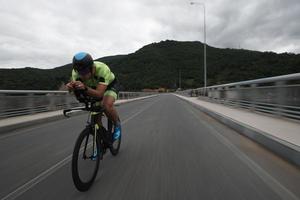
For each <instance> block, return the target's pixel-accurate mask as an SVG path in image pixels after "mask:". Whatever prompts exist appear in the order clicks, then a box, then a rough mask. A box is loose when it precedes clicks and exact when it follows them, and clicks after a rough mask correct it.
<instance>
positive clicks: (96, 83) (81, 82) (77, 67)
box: [66, 52, 121, 140]
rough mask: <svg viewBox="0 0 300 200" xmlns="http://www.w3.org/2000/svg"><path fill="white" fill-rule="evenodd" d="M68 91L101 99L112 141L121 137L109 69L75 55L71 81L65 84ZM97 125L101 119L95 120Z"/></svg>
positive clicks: (86, 56) (84, 55) (114, 86)
mask: <svg viewBox="0 0 300 200" xmlns="http://www.w3.org/2000/svg"><path fill="white" fill-rule="evenodd" d="M66 86H67V88H68V89H69V90H75V89H76V90H84V91H85V93H86V94H87V95H89V96H93V97H97V98H103V100H102V105H103V107H104V108H105V111H104V112H105V114H106V116H107V117H108V118H109V119H110V120H111V121H113V123H114V132H113V139H114V140H117V139H118V138H119V137H120V135H121V122H120V119H119V116H118V113H117V111H116V109H115V108H114V102H115V101H116V100H117V98H118V92H119V91H118V87H117V79H116V77H115V75H114V74H113V72H111V70H110V68H109V67H108V66H107V65H106V64H104V63H102V62H98V61H94V60H93V58H92V56H91V55H90V54H88V53H85V52H80V53H77V54H75V56H74V57H73V70H72V77H71V81H70V82H69V83H68V84H66ZM97 121H99V123H100V122H101V119H99V120H97Z"/></svg>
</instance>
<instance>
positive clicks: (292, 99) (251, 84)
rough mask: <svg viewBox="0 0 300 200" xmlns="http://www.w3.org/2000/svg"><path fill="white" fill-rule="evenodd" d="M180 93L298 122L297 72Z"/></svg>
mask: <svg viewBox="0 0 300 200" xmlns="http://www.w3.org/2000/svg"><path fill="white" fill-rule="evenodd" d="M181 93H182V94H184V95H188V96H202V97H207V99H208V100H210V101H214V102H218V103H222V104H225V105H230V106H235V107H241V108H246V109H250V110H253V111H259V112H264V113H269V114H272V115H279V116H283V117H288V118H293V119H298V120H300V73H295V74H289V75H283V76H276V77H270V78H262V79H256V80H249V81H242V82H236V83H229V84H223V85H215V86H210V87H207V88H197V89H191V90H185V91H182V92H181Z"/></svg>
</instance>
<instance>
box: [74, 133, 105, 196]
mask: <svg viewBox="0 0 300 200" xmlns="http://www.w3.org/2000/svg"><path fill="white" fill-rule="evenodd" d="M100 158H101V147H100V142H99V138H98V137H96V138H95V136H94V133H93V132H92V129H91V128H86V129H84V130H83V131H82V132H81V133H80V135H79V137H78V138H77V141H76V143H75V147H74V151H73V157H72V178H73V182H74V185H75V187H76V188H77V189H78V190H79V191H87V190H88V189H89V188H90V187H91V185H92V184H93V182H94V180H95V178H96V176H97V172H98V168H99V165H100Z"/></svg>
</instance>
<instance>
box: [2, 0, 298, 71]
mask: <svg viewBox="0 0 300 200" xmlns="http://www.w3.org/2000/svg"><path fill="white" fill-rule="evenodd" d="M196 1H197V0H196ZM189 2H190V1H188V0H23V1H20V0H0V3H1V6H0V68H19V67H25V66H30V67H37V68H53V67H57V66H61V65H63V64H66V63H70V62H71V59H72V56H73V54H75V53H76V52H78V51H87V52H90V53H91V54H92V56H93V57H94V58H99V57H103V56H109V55H116V54H128V53H132V52H134V51H136V50H138V49H139V48H141V47H142V46H144V45H146V44H149V43H152V42H159V41H161V40H166V39H171V40H179V41H196V40H197V41H199V40H200V41H201V42H202V41H203V7H202V6H201V4H200V5H199V4H198V5H190V4H189ZM198 2H203V3H205V6H206V24H207V44H208V45H211V46H215V47H221V48H243V49H251V50H259V51H274V52H278V53H280V52H293V53H300V20H299V19H300V0H251V1H249V0H206V1H205V0H202V1H200V0H198Z"/></svg>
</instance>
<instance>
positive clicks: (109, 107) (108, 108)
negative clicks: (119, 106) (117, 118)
mask: <svg viewBox="0 0 300 200" xmlns="http://www.w3.org/2000/svg"><path fill="white" fill-rule="evenodd" d="M103 107H104V108H105V110H106V111H108V112H109V111H111V110H113V108H114V104H113V103H111V102H107V101H106V102H103Z"/></svg>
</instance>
